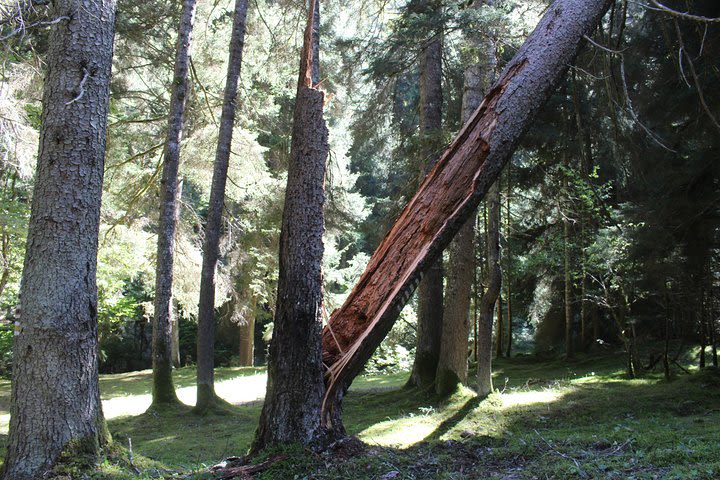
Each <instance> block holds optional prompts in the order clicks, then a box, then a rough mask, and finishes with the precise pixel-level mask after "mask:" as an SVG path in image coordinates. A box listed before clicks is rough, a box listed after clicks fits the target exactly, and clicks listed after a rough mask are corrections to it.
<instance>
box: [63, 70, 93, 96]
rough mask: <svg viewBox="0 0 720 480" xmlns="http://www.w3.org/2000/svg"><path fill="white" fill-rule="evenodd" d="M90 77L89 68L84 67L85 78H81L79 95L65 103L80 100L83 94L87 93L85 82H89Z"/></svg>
mask: <svg viewBox="0 0 720 480" xmlns="http://www.w3.org/2000/svg"><path fill="white" fill-rule="evenodd" d="M88 78H90V72H88V70H87V68H83V78H82V80H80V87H79V88H80V92H79V93H78V95H77V97H75V98H73V99H72V100H70V101H69V102H67V103H65V105H71V104H73V103H75V102H77V101H78V100H80V99H81V98H82V97H83V95H85V83H87V79H88Z"/></svg>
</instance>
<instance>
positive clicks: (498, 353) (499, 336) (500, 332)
mask: <svg viewBox="0 0 720 480" xmlns="http://www.w3.org/2000/svg"><path fill="white" fill-rule="evenodd" d="M499 223H500V221H499V220H498V224H499ZM502 304H503V300H502V271H501V273H500V292H498V297H497V302H496V303H495V307H496V308H495V313H496V315H495V316H496V321H495V323H496V324H497V330H496V338H495V357H497V358H501V357H502V356H503V340H504V339H505V331H504V328H503V327H504V325H503V314H502Z"/></svg>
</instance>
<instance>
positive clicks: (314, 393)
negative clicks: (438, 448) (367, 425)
mask: <svg viewBox="0 0 720 480" xmlns="http://www.w3.org/2000/svg"><path fill="white" fill-rule="evenodd" d="M316 1H317V0H311V2H310V3H311V5H310V13H309V18H308V25H307V29H306V32H305V41H304V46H303V54H302V60H301V66H300V78H299V80H298V90H297V100H296V102H295V115H294V118H293V136H292V137H293V138H292V149H291V161H290V166H289V170H288V183H287V191H286V193H285V208H284V211H283V220H282V230H281V234H280V276H279V279H278V295H277V305H276V308H275V324H274V328H273V337H272V340H271V341H270V359H269V362H268V384H267V393H266V395H265V404H264V405H263V409H262V413H261V416H260V425H259V427H258V430H257V433H256V436H255V442H254V444H253V446H252V450H253V451H258V450H260V449H262V448H264V447H267V446H269V445H273V444H277V443H288V442H298V443H301V444H304V445H309V446H313V447H317V446H322V445H323V443H324V442H326V441H327V439H328V437H327V436H326V435H325V430H324V429H323V428H322V426H321V424H320V409H321V404H322V398H323V393H324V392H325V386H324V383H323V370H322V368H323V367H322V344H321V340H320V333H321V329H322V308H323V307H322V298H323V295H322V256H323V241H322V236H323V232H324V229H325V227H324V221H323V220H324V216H323V206H324V203H325V191H324V187H325V160H326V158H327V155H328V150H329V146H328V130H327V127H326V126H325V120H324V119H323V101H324V94H323V92H322V91H321V90H319V89H317V88H315V87H314V86H315V85H317V83H318V82H317V81H316V79H313V78H312V71H313V68H312V66H313V63H314V62H313V57H314V54H313V52H314V51H315V50H316V49H318V45H313V41H312V38H313V31H314V30H316V29H317V28H318V25H316V24H315V23H316V22H315V21H317V19H318V15H317V13H315V14H313V12H316ZM313 20H315V21H313ZM316 38H317V37H316Z"/></svg>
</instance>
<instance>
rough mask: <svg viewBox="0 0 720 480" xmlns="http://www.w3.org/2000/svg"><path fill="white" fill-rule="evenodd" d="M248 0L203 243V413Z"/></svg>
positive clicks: (237, 35) (211, 395)
mask: <svg viewBox="0 0 720 480" xmlns="http://www.w3.org/2000/svg"><path fill="white" fill-rule="evenodd" d="M247 10H248V0H236V1H235V14H234V17H233V27H232V34H231V35H230V56H229V59H228V71H227V78H226V80H225V93H224V97H223V109H222V114H221V116H220V132H219V135H218V143H217V150H216V152H215V166H214V169H213V179H212V184H211V186H210V202H209V204H208V218H207V223H206V225H205V243H204V245H203V263H202V270H201V274H200V301H199V304H198V336H197V403H196V404H195V412H196V413H203V412H206V411H207V410H208V409H211V408H213V407H214V406H215V405H216V403H217V396H216V395H215V370H214V369H215V329H216V325H215V269H216V267H217V262H218V257H219V255H220V230H221V227H222V212H223V206H224V205H225V184H226V183H227V172H228V166H229V164H230V148H231V146H232V135H233V127H234V126H235V111H236V107H237V103H236V99H237V90H238V81H239V79H240V69H241V67H242V57H243V47H244V45H245V19H246V18H247Z"/></svg>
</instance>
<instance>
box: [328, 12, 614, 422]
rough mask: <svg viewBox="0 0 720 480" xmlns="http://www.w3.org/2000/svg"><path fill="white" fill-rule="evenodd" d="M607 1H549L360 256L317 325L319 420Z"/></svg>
mask: <svg viewBox="0 0 720 480" xmlns="http://www.w3.org/2000/svg"><path fill="white" fill-rule="evenodd" d="M609 4H610V1H609V0H557V1H556V2H555V3H554V4H553V5H552V6H551V7H550V8H548V10H547V12H546V13H545V15H544V16H543V18H542V19H541V21H540V23H539V25H538V26H537V27H536V28H535V31H534V32H533V34H532V35H531V36H530V38H528V40H527V41H526V42H525V44H524V45H523V46H522V47H521V48H520V50H519V51H518V52H517V54H516V55H515V57H514V58H513V60H511V61H510V62H509V64H508V66H507V67H506V68H505V71H504V72H503V73H502V74H501V75H500V77H499V80H498V81H497V83H496V84H495V86H494V87H493V88H492V89H491V90H490V92H489V93H488V95H487V96H486V97H485V99H484V100H483V102H482V104H481V105H480V107H479V108H478V110H477V111H476V112H475V114H474V115H473V117H472V119H470V121H469V122H468V123H467V124H466V125H465V126H464V127H463V128H462V130H461V131H460V133H459V134H458V136H457V137H456V139H455V140H454V141H453V142H452V143H451V145H450V146H449V147H448V148H447V150H446V151H445V153H444V154H443V155H442V157H441V158H440V160H439V161H438V163H437V165H436V166H435V168H433V170H432V171H431V172H430V173H429V174H428V176H427V177H426V178H425V180H424V181H423V184H422V185H421V187H420V189H419V190H418V192H417V193H416V194H415V196H414V197H413V198H412V200H410V202H409V203H408V205H407V206H406V207H405V209H404V210H403V211H402V212H401V214H400V216H399V217H398V219H397V221H396V222H395V224H394V225H393V227H392V228H391V229H390V231H389V232H388V234H387V235H386V236H385V238H384V240H383V241H382V242H381V243H380V245H379V247H378V249H377V250H376V251H375V253H374V254H373V256H372V257H371V258H370V261H369V263H368V266H367V268H366V269H365V272H364V273H363V274H362V275H361V277H360V280H359V281H358V283H357V285H356V286H355V288H354V289H353V290H352V292H351V293H350V295H349V296H348V298H347V299H346V301H345V303H344V304H343V306H342V307H340V308H339V309H337V310H336V311H335V312H334V313H333V315H332V317H331V319H330V322H329V324H328V327H327V328H326V329H325V330H324V332H323V348H324V352H323V362H324V364H325V365H327V367H328V369H327V371H326V375H325V378H326V382H327V391H326V394H325V399H324V401H323V422H324V424H325V425H326V426H327V427H328V428H331V429H333V430H341V429H342V421H341V417H340V415H341V402H342V399H343V397H344V394H345V392H346V391H347V388H348V387H349V385H350V383H351V382H352V380H353V378H355V376H356V375H357V374H358V373H359V372H360V371H361V369H362V367H363V365H364V364H365V362H366V361H367V359H368V358H370V356H371V355H372V353H373V352H374V351H375V349H376V348H377V346H378V345H379V344H380V342H381V341H382V339H383V338H384V337H385V335H387V333H388V332H389V331H390V328H391V327H392V325H393V323H394V321H395V320H396V319H397V316H398V314H399V312H400V310H401V309H402V307H403V306H404V304H405V303H406V302H407V300H408V299H409V297H410V296H411V295H412V292H413V291H414V289H415V287H416V286H417V283H418V280H419V277H420V275H421V272H423V271H425V270H426V269H427V268H428V267H429V266H430V265H431V264H432V262H434V261H436V260H437V259H438V258H439V257H440V255H441V253H442V251H443V249H444V248H446V247H447V245H448V244H449V243H450V241H451V240H452V238H453V237H454V235H455V233H457V231H458V230H459V229H460V227H461V226H462V225H463V224H464V223H465V222H466V221H467V219H468V218H469V217H470V215H472V214H473V212H474V211H475V209H476V208H477V205H478V204H479V202H480V201H481V200H482V198H483V197H484V196H485V194H486V193H487V191H488V189H489V187H490V185H492V184H493V183H494V182H495V181H496V179H497V177H498V175H499V173H500V171H501V170H502V168H503V166H504V164H505V163H506V162H507V160H508V159H509V158H510V156H511V155H512V153H513V151H514V149H515V148H516V146H517V144H518V143H519V141H520V139H521V138H522V135H523V133H524V132H525V131H526V129H527V128H528V127H529V125H530V124H531V123H532V120H533V119H534V118H535V116H536V115H537V113H538V111H539V110H540V107H541V106H542V105H543V104H544V103H545V101H546V100H547V98H548V97H549V96H550V95H551V94H552V92H553V91H554V89H555V87H556V86H557V84H558V82H559V81H560V79H561V78H562V76H563V74H564V73H565V72H566V71H567V68H568V65H570V64H571V63H572V61H573V59H574V58H575V56H576V54H577V51H578V49H579V48H580V45H581V43H582V41H583V37H584V36H585V35H589V34H590V33H591V32H592V30H593V29H594V28H595V27H596V26H597V24H598V22H599V21H600V18H601V17H602V15H603V13H604V12H605V10H606V9H607V7H608V5H609Z"/></svg>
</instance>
